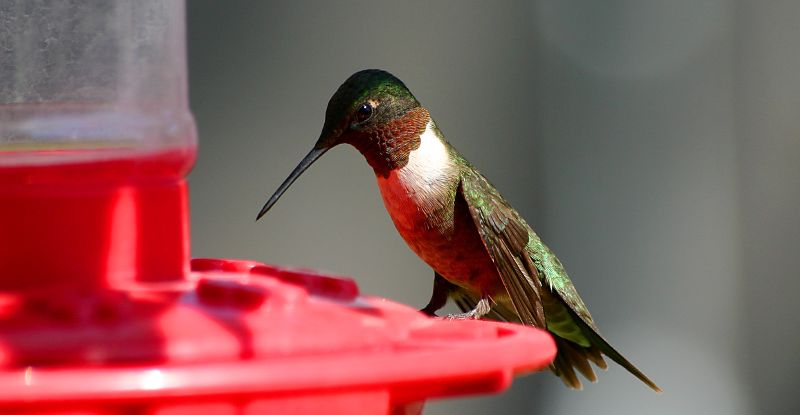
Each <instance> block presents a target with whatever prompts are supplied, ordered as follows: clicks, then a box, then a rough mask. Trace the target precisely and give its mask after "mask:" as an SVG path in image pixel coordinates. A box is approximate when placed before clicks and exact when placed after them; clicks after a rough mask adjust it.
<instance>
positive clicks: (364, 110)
mask: <svg viewBox="0 0 800 415" xmlns="http://www.w3.org/2000/svg"><path fill="white" fill-rule="evenodd" d="M372 111H373V108H372V104H370V103H369V102H365V103H363V104H361V105H360V106H359V107H358V109H357V110H356V121H357V122H364V121H366V120H368V119H369V117H371V116H372Z"/></svg>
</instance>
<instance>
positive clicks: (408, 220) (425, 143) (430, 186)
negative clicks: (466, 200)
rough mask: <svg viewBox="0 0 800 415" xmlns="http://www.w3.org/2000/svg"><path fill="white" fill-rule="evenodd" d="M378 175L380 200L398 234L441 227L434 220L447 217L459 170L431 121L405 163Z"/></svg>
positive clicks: (437, 220)
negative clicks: (386, 173)
mask: <svg viewBox="0 0 800 415" xmlns="http://www.w3.org/2000/svg"><path fill="white" fill-rule="evenodd" d="M377 177H378V187H379V188H380V191H381V196H382V197H383V203H384V205H385V206H386V210H387V211H388V212H389V215H390V216H391V217H392V220H393V221H394V223H395V225H396V226H397V228H398V230H399V231H400V233H401V234H404V232H410V231H414V230H415V229H419V228H425V227H440V226H439V224H437V222H439V221H441V220H442V219H446V216H448V210H450V213H452V208H453V207H452V205H453V199H454V197H455V190H456V187H457V186H458V180H459V179H458V170H457V167H456V166H455V165H454V164H453V162H452V160H451V157H450V153H449V150H448V148H447V146H446V145H445V144H444V142H443V141H442V139H441V138H440V137H439V135H438V132H437V129H436V127H435V126H434V124H433V122H432V121H430V122H428V125H427V127H426V129H425V131H424V132H423V133H422V134H421V135H420V145H419V147H418V148H417V149H415V150H413V151H412V152H411V153H410V154H409V157H408V163H406V165H404V166H403V167H400V168H397V169H394V170H392V171H391V172H389V175H388V176H386V177H383V176H377ZM442 215H444V216H445V218H442ZM450 216H451V217H452V214H451V215H450ZM403 236H404V237H405V234H404V235H403Z"/></svg>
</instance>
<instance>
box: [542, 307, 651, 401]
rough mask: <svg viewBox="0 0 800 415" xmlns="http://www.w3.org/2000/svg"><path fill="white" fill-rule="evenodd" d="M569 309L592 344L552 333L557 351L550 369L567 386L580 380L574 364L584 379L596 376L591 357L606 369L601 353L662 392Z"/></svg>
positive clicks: (578, 386)
mask: <svg viewBox="0 0 800 415" xmlns="http://www.w3.org/2000/svg"><path fill="white" fill-rule="evenodd" d="M569 312H570V314H572V319H573V320H574V322H575V323H576V324H578V326H579V327H580V328H581V331H582V332H583V334H584V336H586V338H588V339H589V342H590V343H591V346H590V347H583V346H581V345H579V344H576V343H573V342H571V341H569V340H567V339H563V338H559V337H558V336H557V335H555V336H554V337H555V338H556V345H557V346H558V354H557V355H556V359H555V360H554V361H553V364H552V365H551V369H552V370H553V372H554V373H555V374H556V375H558V376H559V377H560V378H561V379H562V380H563V381H564V383H565V384H566V385H567V386H569V387H572V388H575V389H580V388H581V382H580V380H578V377H577V376H576V375H575V371H574V370H573V368H574V369H577V370H578V371H579V372H581V374H582V375H583V376H584V377H586V379H588V380H590V381H592V382H594V381H595V380H596V379H597V378H596V376H595V374H594V372H593V371H592V368H591V366H590V365H589V362H590V361H591V362H592V363H594V364H595V365H596V366H597V367H599V368H601V369H605V368H606V363H605V361H604V360H603V357H602V355H601V353H602V354H604V355H606V356H608V357H609V358H610V359H611V360H613V361H615V362H617V364H619V365H620V366H622V367H624V368H625V370H627V371H628V372H630V373H631V374H632V375H633V376H636V377H637V378H638V379H639V380H641V381H642V382H644V383H645V384H646V385H647V386H649V387H650V388H651V389H653V390H654V391H656V392H661V388H659V387H658V385H656V384H655V382H653V381H652V380H650V378H648V377H647V375H645V374H644V373H642V371H641V370H639V368H637V367H636V366H634V365H633V363H631V362H630V361H628V359H626V358H625V357H624V356H622V355H621V354H620V353H619V352H618V351H616V349H614V347H612V346H611V345H610V344H609V343H608V342H607V341H606V339H604V338H603V336H601V335H600V334H599V333H597V331H595V330H594V329H593V328H592V327H589V325H588V324H586V323H585V322H584V321H583V319H581V318H580V317H579V316H577V315H576V314H575V313H574V312H573V311H572V310H569Z"/></svg>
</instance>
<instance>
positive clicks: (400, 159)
mask: <svg viewBox="0 0 800 415" xmlns="http://www.w3.org/2000/svg"><path fill="white" fill-rule="evenodd" d="M343 143H347V144H350V145H352V146H353V147H355V148H356V149H358V151H360V152H361V154H363V155H364V157H365V158H366V159H367V162H368V163H369V165H370V166H372V169H373V170H374V172H375V177H376V178H377V181H378V188H379V189H380V191H381V196H382V197H383V202H384V205H385V206H386V210H388V211H389V215H390V216H391V217H392V221H393V222H394V225H395V227H396V228H397V231H398V232H400V235H402V237H403V239H404V240H405V241H406V243H407V244H408V246H409V247H410V248H411V250H413V251H414V253H416V254H417V255H418V256H419V257H420V258H422V260H423V261H425V262H426V263H427V264H428V265H430V266H431V267H432V268H433V270H434V281H433V294H432V296H431V299H430V301H429V302H428V305H427V306H425V308H423V309H422V310H421V311H423V312H424V313H426V314H428V315H431V316H433V315H435V314H434V313H435V312H436V311H437V310H439V309H440V308H442V307H443V306H444V305H445V304H446V302H447V300H448V299H452V300H453V301H454V302H455V303H456V304H457V305H458V307H459V308H460V309H461V310H462V311H463V312H464V313H463V314H458V315H454V316H451V317H455V318H476V319H477V318H481V317H487V318H490V319H495V320H501V321H510V322H517V323H522V324H527V325H531V326H535V327H539V328H542V329H545V330H548V331H549V332H550V333H551V334H552V335H553V337H554V338H555V341H556V344H557V346H558V353H557V355H556V358H555V360H554V361H553V363H552V364H551V365H550V369H551V370H552V371H553V372H554V373H555V374H556V375H558V376H559V377H560V378H561V379H562V380H563V381H564V383H565V384H566V385H567V386H569V387H572V388H576V389H580V388H581V382H580V380H579V379H578V377H577V376H576V374H575V370H574V369H577V370H578V371H579V372H580V373H582V374H583V376H584V377H586V378H587V379H589V380H590V381H595V380H597V378H596V376H595V374H594V372H593V371H592V368H591V366H590V365H589V362H593V363H594V364H595V365H596V366H598V367H600V368H603V369H605V368H606V363H605V361H604V360H603V357H602V355H603V354H605V355H606V356H608V357H609V358H611V360H613V361H615V362H617V363H619V364H620V365H622V367H624V368H625V369H627V370H628V371H629V372H630V373H632V374H633V375H634V376H636V377H637V378H639V379H640V380H641V381H642V382H644V383H646V384H647V385H648V386H649V387H651V388H652V389H654V390H655V391H659V392H660V391H661V389H660V388H659V387H658V386H656V384H655V383H654V382H653V381H651V380H650V379H649V378H648V377H647V376H645V375H644V373H642V372H641V371H640V370H639V369H637V368H636V367H635V366H634V365H633V364H632V363H630V362H629V361H628V360H627V359H625V358H624V357H623V356H622V355H621V354H619V352H617V351H616V350H614V348H613V347H611V345H610V344H608V342H607V341H606V340H605V339H603V337H602V336H601V335H600V332H599V330H598V329H597V326H596V325H595V323H594V321H593V320H592V316H591V315H590V314H589V311H588V310H587V309H586V305H584V304H583V300H581V297H580V296H579V295H578V293H577V291H575V287H574V286H573V285H572V282H571V281H570V279H569V277H568V276H567V273H566V271H565V270H564V267H563V266H562V265H561V262H559V260H558V258H556V256H555V255H554V254H553V253H552V252H551V251H550V249H549V248H548V247H547V246H545V244H544V243H542V241H541V239H539V236H537V235H536V233H535V232H534V231H533V230H532V229H531V227H530V226H528V224H527V223H526V222H525V220H524V219H522V217H521V216H520V215H519V213H517V211H516V210H514V208H512V207H511V205H509V204H508V202H506V200H505V199H503V197H502V196H501V195H500V193H499V192H498V191H497V190H496V189H495V188H494V186H492V185H491V184H490V183H489V181H488V180H486V178H485V177H483V175H482V174H481V173H480V172H478V170H477V169H476V168H475V167H473V166H472V164H470V163H469V162H468V161H467V160H465V159H464V157H462V156H461V154H459V153H458V152H457V151H456V150H455V148H453V146H451V145H450V143H448V142H447V141H446V140H445V138H444V135H442V132H441V131H439V128H437V126H436V123H435V122H434V121H433V119H432V118H431V116H430V113H429V112H428V110H427V109H426V108H425V107H423V106H422V105H421V104H420V103H419V102H418V101H417V99H416V98H414V95H412V94H411V92H410V91H409V90H408V88H406V86H405V85H404V84H403V82H401V81H400V80H399V79H397V78H396V77H394V76H393V75H392V74H390V73H388V72H385V71H382V70H376V69H369V70H363V71H360V72H357V73H355V74H353V75H352V76H351V77H350V78H348V79H347V80H346V81H345V82H344V84H342V86H340V87H339V89H338V90H337V91H336V93H334V94H333V97H331V100H330V102H328V109H327V111H326V112H325V124H324V126H323V127H322V133H321V134H320V137H319V140H317V143H316V144H315V145H314V148H313V149H312V150H311V151H310V152H309V153H308V155H306V157H305V158H304V159H303V160H302V161H301V162H300V164H299V165H298V166H297V167H296V168H295V169H294V171H292V173H291V174H290V175H289V177H288V178H287V179H286V180H285V181H284V182H283V184H281V186H280V187H279V188H278V190H277V191H276V192H275V194H273V195H272V197H270V198H269V200H268V201H267V203H266V204H265V205H264V207H263V208H262V209H261V211H260V212H259V213H258V217H257V219H260V218H261V217H262V216H263V215H264V214H265V213H266V212H267V211H268V210H269V209H270V208H271V207H272V205H274V204H275V202H276V201H277V200H278V198H280V197H281V195H282V194H283V193H284V192H285V191H286V189H287V188H288V187H289V186H291V184H292V183H293V182H294V181H295V179H297V177H298V176H300V174H302V173H303V172H304V171H305V170H306V169H307V168H308V167H309V166H310V165H311V164H312V163H314V161H316V160H317V159H318V158H319V157H320V156H322V155H323V154H324V153H325V152H326V151H328V150H330V149H331V148H332V147H335V146H337V145H339V144H343Z"/></svg>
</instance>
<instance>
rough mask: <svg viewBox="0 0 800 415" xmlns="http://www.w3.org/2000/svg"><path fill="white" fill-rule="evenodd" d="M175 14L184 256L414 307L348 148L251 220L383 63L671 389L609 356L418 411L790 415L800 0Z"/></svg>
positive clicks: (387, 224)
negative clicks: (180, 68) (182, 111)
mask: <svg viewBox="0 0 800 415" xmlns="http://www.w3.org/2000/svg"><path fill="white" fill-rule="evenodd" d="M188 14H189V49H190V53H189V57H190V73H191V98H192V109H193V111H194V114H195V116H196V117H197V122H198V125H199V133H200V153H199V159H198V161H197V165H196V167H195V169H194V171H193V172H192V173H191V175H190V183H191V191H192V193H191V195H192V196H191V198H192V199H191V202H192V231H193V235H192V243H193V248H192V251H193V255H194V256H196V257H202V256H210V257H239V258H251V259H257V260H261V261H266V262H272V263H278V264H286V265H297V266H304V267H314V268H320V269H323V270H328V271H331V272H334V273H338V274H344V275H350V276H353V277H354V278H355V279H357V281H358V283H359V285H360V286H361V289H362V291H363V292H365V293H370V294H374V295H378V296H384V297H388V298H390V299H393V300H396V301H400V302H403V303H407V304H410V305H412V306H414V307H421V306H422V305H424V304H425V302H426V301H427V299H428V296H429V294H430V289H431V281H432V272H431V271H430V269H429V268H428V267H427V266H426V265H425V264H423V263H422V262H421V261H420V260H418V259H417V258H416V257H415V256H414V255H413V254H412V253H411V251H410V250H409V249H408V248H407V247H406V246H405V244H404V243H403V241H402V240H401V239H400V237H399V236H398V235H397V233H396V232H395V230H394V227H393V226H392V223H391V221H390V220H389V218H388V216H387V214H386V213H385V211H384V209H383V206H382V203H381V200H380V197H379V194H378V191H377V187H376V185H375V181H374V178H373V177H374V176H373V173H372V171H371V169H370V168H369V167H368V165H367V164H366V163H365V162H364V161H363V159H362V157H361V155H360V154H358V153H357V152H356V151H355V150H354V149H352V148H349V147H342V148H337V149H335V150H334V151H331V152H329V153H328V154H326V156H325V157H324V158H322V159H321V160H320V161H319V162H318V163H317V164H316V165H315V166H313V167H312V168H311V169H310V170H309V171H308V172H306V174H305V175H304V176H303V177H302V178H301V179H300V180H299V181H298V182H297V183H295V185H294V186H293V188H292V189H291V190H290V191H289V192H288V193H287V194H286V195H285V196H284V197H283V199H282V200H281V201H280V202H279V203H278V204H277V205H276V207H275V208H274V209H273V210H272V211H271V212H270V213H269V214H268V215H267V216H266V217H265V218H264V219H263V220H262V221H260V222H258V223H254V222H253V219H254V217H255V214H256V213H257V211H258V210H259V208H260V207H261V205H262V203H263V202H264V201H265V199H266V197H268V196H269V195H270V194H271V193H272V192H273V191H274V190H275V188H276V187H277V186H278V185H279V184H280V182H281V181H282V180H283V179H284V178H285V177H286V175H288V173H289V172H290V171H291V170H292V168H294V166H295V164H296V163H297V162H298V161H299V160H300V158H301V157H302V156H303V155H305V153H306V152H307V151H308V150H309V149H310V147H311V146H312V144H313V143H314V142H315V140H316V139H317V136H318V134H319V131H320V129H321V126H322V121H323V115H324V111H325V107H326V104H327V101H328V98H329V97H330V95H331V94H332V93H333V92H334V91H335V89H336V88H337V87H338V86H339V84H340V83H341V82H342V81H344V79H346V78H347V77H348V76H349V75H350V74H352V73H353V72H355V71H357V70H359V69H364V68H383V69H387V70H389V71H390V72H393V73H394V74H395V75H397V76H398V77H399V78H400V79H402V80H403V81H405V83H406V84H407V85H408V86H409V88H411V90H412V92H413V93H414V94H415V95H416V96H417V98H418V99H419V100H420V101H421V102H422V103H423V105H425V106H426V107H427V108H429V109H430V111H431V113H432V114H433V116H434V118H435V119H436V120H437V122H438V124H439V126H440V127H441V129H442V131H443V132H444V133H445V135H446V136H447V138H448V139H449V140H450V141H451V142H452V143H453V144H454V145H455V146H456V147H457V148H458V149H459V150H460V151H461V152H462V153H463V154H464V155H465V156H466V157H467V158H468V159H470V160H471V161H472V162H473V163H474V164H475V165H476V166H478V167H479V168H480V169H481V170H482V171H483V172H484V174H486V176H488V177H489V178H490V179H491V180H492V181H493V182H494V184H495V185H496V186H497V187H498V188H499V189H500V190H501V191H502V192H503V194H504V195H505V196H506V198H507V199H509V200H510V201H511V202H512V204H513V205H514V206H515V207H516V208H517V209H518V210H519V211H520V212H521V213H522V214H523V216H525V217H526V218H527V219H528V221H529V222H530V223H531V224H532V225H533V226H534V228H535V229H537V230H538V232H539V233H540V234H541V235H542V236H543V238H544V239H545V241H547V242H548V243H549V244H550V246H551V247H552V248H553V249H554V250H555V251H556V252H557V253H558V255H559V257H560V258H561V260H562V262H564V264H566V266H567V269H568V270H569V271H570V273H571V275H572V278H573V280H574V282H575V284H576V286H577V287H578V289H579V291H580V292H581V294H582V295H583V297H584V299H585V301H586V303H587V304H588V305H589V307H590V309H591V310H592V313H593V315H594V317H595V319H596V321H597V322H598V324H599V325H600V327H601V328H602V329H603V332H604V334H605V335H606V337H607V338H609V339H610V340H611V341H612V343H613V344H614V345H616V346H617V347H618V348H619V349H620V350H621V351H623V352H624V354H625V355H626V356H628V357H629V358H630V359H631V360H632V361H633V362H635V363H636V364H638V365H639V366H640V367H641V368H642V369H643V370H644V371H645V372H646V373H647V374H648V375H650V376H651V377H652V378H653V379H655V380H656V381H657V382H658V383H659V384H660V385H661V386H662V387H663V389H664V391H665V392H664V393H663V394H661V395H656V394H654V393H652V392H651V391H650V390H648V389H647V388H645V387H644V386H643V385H642V384H640V383H639V382H638V381H637V380H636V379H634V378H633V377H632V376H630V375H629V374H627V373H626V372H625V371H624V370H623V369H621V368H620V367H618V366H616V365H612V366H611V367H610V369H609V370H608V371H607V372H605V373H601V374H600V381H599V382H598V383H597V384H589V385H587V386H586V388H585V389H584V390H583V391H582V392H575V391H571V390H568V389H566V388H565V387H563V386H562V385H561V382H560V381H559V380H558V379H557V378H555V377H553V376H552V375H550V374H549V373H542V374H535V375H532V376H528V377H525V378H521V379H518V380H517V381H516V382H515V383H514V386H513V387H512V389H511V390H510V391H509V392H507V393H505V394H503V395H500V396H493V397H479V398H469V399H460V400H448V401H440V402H438V401H437V402H432V403H430V404H429V405H428V407H427V411H426V413H427V414H431V415H433V414H459V415H467V414H486V413H498V414H523V413H525V414H528V413H539V414H576V413H595V414H620V413H631V414H634V413H635V414H639V413H648V414H674V413H693V414H710V413H715V414H749V413H753V414H763V413H787V414H788V413H800V395H798V394H797V386H796V379H795V374H796V373H798V372H800V324H798V319H797V317H796V315H797V314H798V312H800V306H799V305H798V304H800V301H798V300H797V298H796V296H797V295H798V293H800V271H798V269H800V255H798V251H799V249H798V247H799V246H800V214H799V213H798V212H800V76H799V75H798V74H800V52H799V50H798V39H800V25H798V24H797V21H798V17H800V3H798V2H796V1H792V0H787V1H772V2H751V1H746V0H735V1H734V0H730V1H728V0H712V1H705V2H696V1H692V0H680V1H670V2H666V1H640V0H628V1H622V0H620V1H605V2H592V1H564V0H562V1H504V2H485V1H439V2H427V1H396V2H369V1H336V2H318V1H313V2H312V1H293V2H271V1H258V2H254V1H225V2H220V1H211V0H191V1H189V2H188ZM475 358H476V359H484V358H487V357H486V356H475ZM590 411H591V412H590Z"/></svg>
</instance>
